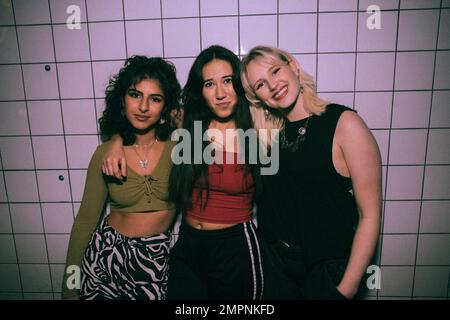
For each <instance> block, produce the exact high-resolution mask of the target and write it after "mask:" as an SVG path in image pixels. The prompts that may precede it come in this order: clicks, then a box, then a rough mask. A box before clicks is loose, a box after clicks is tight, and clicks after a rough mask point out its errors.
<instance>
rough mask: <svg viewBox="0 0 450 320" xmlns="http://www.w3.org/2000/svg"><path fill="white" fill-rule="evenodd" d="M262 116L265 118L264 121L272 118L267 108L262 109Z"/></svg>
mask: <svg viewBox="0 0 450 320" xmlns="http://www.w3.org/2000/svg"><path fill="white" fill-rule="evenodd" d="M264 118H266V121H269V120H270V119H272V114H271V113H270V111H269V109H264Z"/></svg>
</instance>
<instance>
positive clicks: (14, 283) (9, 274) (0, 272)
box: [0, 264, 22, 292]
mask: <svg viewBox="0 0 450 320" xmlns="http://www.w3.org/2000/svg"><path fill="white" fill-rule="evenodd" d="M0 282H1V284H2V291H3V290H4V291H15V292H17V291H22V287H21V285H20V275H19V267H18V266H17V264H0Z"/></svg>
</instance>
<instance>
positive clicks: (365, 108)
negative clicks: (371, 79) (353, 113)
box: [355, 92, 392, 129]
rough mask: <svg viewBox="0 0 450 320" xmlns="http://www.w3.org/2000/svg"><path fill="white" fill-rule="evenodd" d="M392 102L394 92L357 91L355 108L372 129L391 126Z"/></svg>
mask: <svg viewBox="0 0 450 320" xmlns="http://www.w3.org/2000/svg"><path fill="white" fill-rule="evenodd" d="M391 104H392V93H390V92H360V93H355V108H356V110H357V111H358V114H359V116H360V117H361V118H363V119H364V121H365V122H366V124H367V126H368V127H369V128H371V129H374V128H389V126H390V120H391Z"/></svg>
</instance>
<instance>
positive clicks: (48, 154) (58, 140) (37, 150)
mask: <svg viewBox="0 0 450 320" xmlns="http://www.w3.org/2000/svg"><path fill="white" fill-rule="evenodd" d="M33 147H34V159H35V161H36V169H67V158H66V147H65V145H64V137H58V136H48V137H33Z"/></svg>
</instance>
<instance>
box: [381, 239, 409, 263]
mask: <svg viewBox="0 0 450 320" xmlns="http://www.w3.org/2000/svg"><path fill="white" fill-rule="evenodd" d="M416 243H417V235H409V234H408V235H407V234H402V235H386V234H385V235H383V247H382V251H381V264H382V265H384V266H386V265H413V264H414V259H415V256H416Z"/></svg>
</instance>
